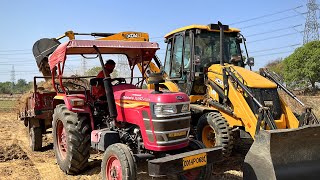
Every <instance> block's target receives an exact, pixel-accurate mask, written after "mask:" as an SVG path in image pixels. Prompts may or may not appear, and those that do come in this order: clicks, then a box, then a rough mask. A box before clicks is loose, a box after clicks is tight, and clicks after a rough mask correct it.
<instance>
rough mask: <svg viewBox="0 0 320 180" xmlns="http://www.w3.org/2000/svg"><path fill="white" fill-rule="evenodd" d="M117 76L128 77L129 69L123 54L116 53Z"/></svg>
mask: <svg viewBox="0 0 320 180" xmlns="http://www.w3.org/2000/svg"><path fill="white" fill-rule="evenodd" d="M116 66H117V68H116V69H117V70H118V76H121V77H130V75H131V71H130V67H129V64H128V59H127V57H126V56H124V55H118V63H117V65H116Z"/></svg>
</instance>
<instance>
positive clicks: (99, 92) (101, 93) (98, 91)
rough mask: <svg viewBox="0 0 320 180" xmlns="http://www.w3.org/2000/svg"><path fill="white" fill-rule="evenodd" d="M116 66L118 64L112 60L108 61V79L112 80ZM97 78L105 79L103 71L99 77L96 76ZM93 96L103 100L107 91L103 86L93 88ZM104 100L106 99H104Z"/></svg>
mask: <svg viewBox="0 0 320 180" xmlns="http://www.w3.org/2000/svg"><path fill="white" fill-rule="evenodd" d="M115 66H116V63H115V62H114V61H113V60H112V59H108V60H107V61H106V63H105V64H104V67H103V68H104V69H105V71H106V75H107V78H110V74H111V73H112V72H113V70H114V68H115ZM96 77H97V78H105V77H104V74H103V70H101V71H100V72H99V73H98V75H97V76H96ZM92 94H93V96H94V97H96V98H99V99H100V98H101V97H105V89H104V86H103V85H97V86H95V87H94V88H93V92H92ZM102 99H104V98H102Z"/></svg>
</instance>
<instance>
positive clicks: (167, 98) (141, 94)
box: [114, 89, 189, 103]
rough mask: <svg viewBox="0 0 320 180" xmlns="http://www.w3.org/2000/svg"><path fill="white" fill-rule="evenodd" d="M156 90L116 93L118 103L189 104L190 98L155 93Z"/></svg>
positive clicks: (180, 95) (184, 95)
mask: <svg viewBox="0 0 320 180" xmlns="http://www.w3.org/2000/svg"><path fill="white" fill-rule="evenodd" d="M153 92H154V90H144V89H127V90H120V91H116V92H114V99H115V100H116V102H124V101H139V102H148V103H149V102H153V103H183V102H189V97H188V96H187V95H186V94H185V93H180V92H167V91H166V92H163V93H158V94H157V93H153Z"/></svg>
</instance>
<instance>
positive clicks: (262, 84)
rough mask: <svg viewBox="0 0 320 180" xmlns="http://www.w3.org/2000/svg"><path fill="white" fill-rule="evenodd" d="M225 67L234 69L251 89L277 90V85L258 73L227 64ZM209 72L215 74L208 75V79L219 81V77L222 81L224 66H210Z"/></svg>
mask: <svg viewBox="0 0 320 180" xmlns="http://www.w3.org/2000/svg"><path fill="white" fill-rule="evenodd" d="M223 67H230V68H233V69H234V70H235V71H236V72H235V74H236V76H238V78H239V79H243V80H244V84H245V85H246V86H248V87H250V88H277V85H276V84H275V83H273V82H272V81H270V80H268V79H266V78H264V77H263V76H261V75H259V74H258V73H255V72H253V71H250V70H248V69H245V68H243V67H239V66H233V65H229V64H225V66H223ZM208 71H209V72H213V73H209V74H208V77H209V78H210V79H211V80H214V81H217V80H216V79H217V78H219V77H220V78H221V80H222V76H221V74H222V66H221V65H220V64H214V65H212V66H210V67H209V69H208ZM237 73H238V74H239V75H240V76H241V77H240V76H239V75H238V74H237ZM218 74H220V75H218ZM220 82H222V81H220ZM220 85H221V84H220Z"/></svg>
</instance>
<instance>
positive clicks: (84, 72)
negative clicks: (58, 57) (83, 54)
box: [81, 58, 87, 75]
mask: <svg viewBox="0 0 320 180" xmlns="http://www.w3.org/2000/svg"><path fill="white" fill-rule="evenodd" d="M81 61H82V62H81V70H82V73H83V74H82V75H85V74H86V72H87V61H86V58H82V60H81Z"/></svg>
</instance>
